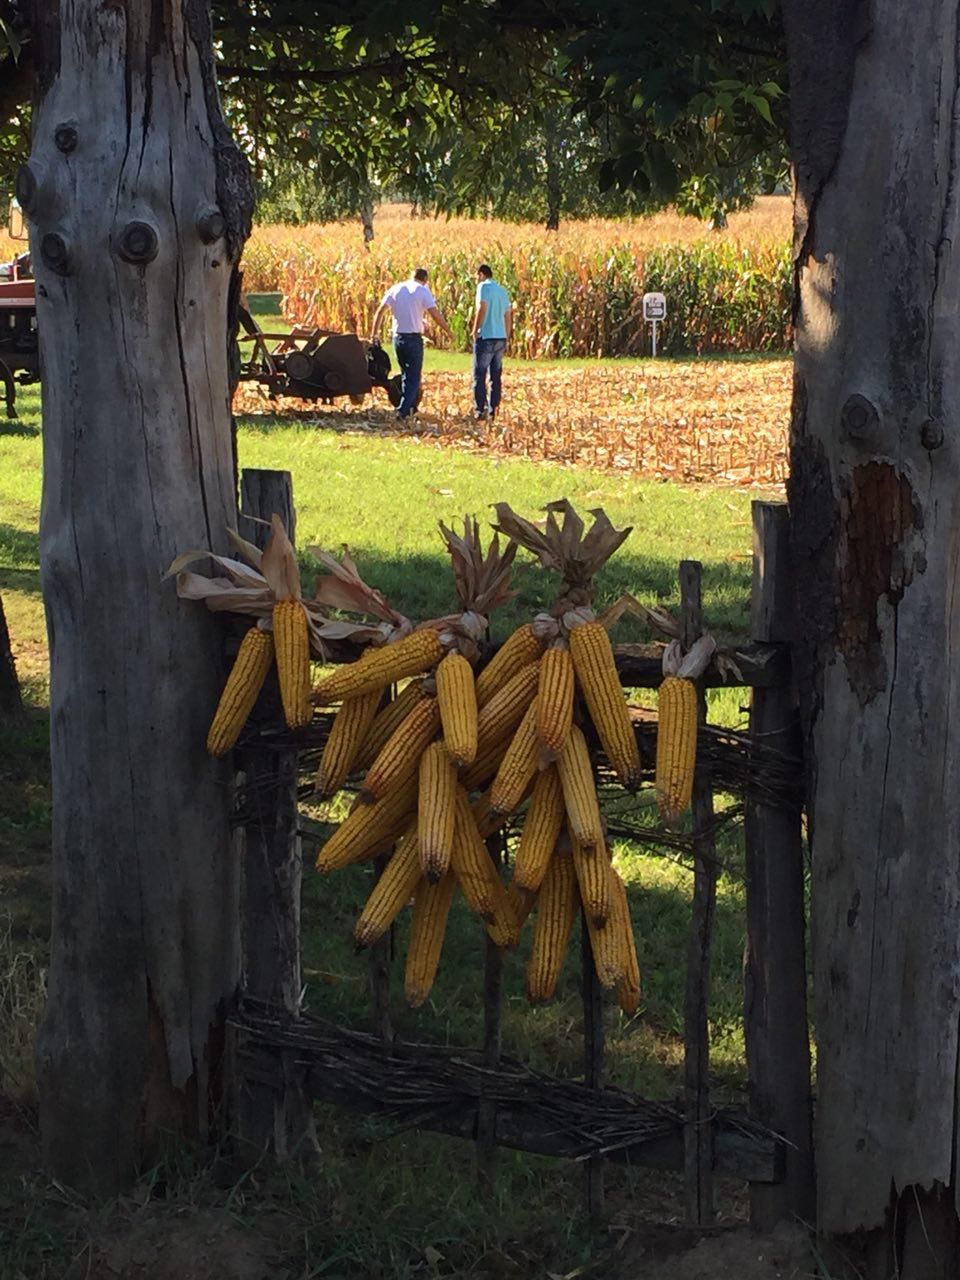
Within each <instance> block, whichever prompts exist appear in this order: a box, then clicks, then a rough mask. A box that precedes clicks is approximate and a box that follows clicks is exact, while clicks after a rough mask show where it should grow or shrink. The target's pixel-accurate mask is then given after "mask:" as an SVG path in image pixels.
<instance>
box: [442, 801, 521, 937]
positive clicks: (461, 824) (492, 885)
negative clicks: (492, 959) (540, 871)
mask: <svg viewBox="0 0 960 1280" xmlns="http://www.w3.org/2000/svg"><path fill="white" fill-rule="evenodd" d="M450 865H451V867H452V868H453V873H454V875H455V876H456V878H457V883H458V884H459V885H460V891H461V892H462V894H463V896H464V898H465V899H466V902H467V906H468V907H469V908H470V910H471V911H475V912H476V914H477V915H478V916H480V918H481V919H482V920H483V921H484V922H485V923H486V924H488V925H496V926H497V927H498V928H499V929H500V930H501V931H502V932H503V933H504V934H512V933H513V931H514V928H513V926H514V919H513V912H512V911H511V909H510V900H509V898H508V897H507V890H506V887H505V885H504V883H503V881H502V880H501V879H500V875H499V872H498V871H497V868H496V867H495V866H494V864H493V859H492V858H491V857H490V854H489V851H488V850H487V846H486V845H485V844H484V842H483V838H482V837H481V835H480V832H479V831H478V830H477V824H476V820H475V818H474V816H473V813H472V811H471V809H470V801H469V800H468V799H467V793H466V792H465V791H464V789H463V788H462V787H459V786H458V787H457V798H456V817H455V821H454V831H453V857H452V858H451V861H450Z"/></svg>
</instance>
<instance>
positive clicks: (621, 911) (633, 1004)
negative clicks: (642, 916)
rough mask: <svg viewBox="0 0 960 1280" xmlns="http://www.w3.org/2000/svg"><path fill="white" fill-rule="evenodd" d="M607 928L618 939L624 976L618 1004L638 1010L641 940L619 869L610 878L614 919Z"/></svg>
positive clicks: (630, 1012)
mask: <svg viewBox="0 0 960 1280" xmlns="http://www.w3.org/2000/svg"><path fill="white" fill-rule="evenodd" d="M607 931H608V932H609V933H611V934H612V935H613V936H614V937H615V938H616V940H617V946H618V947H619V948H620V961H621V967H622V969H623V976H622V977H621V979H620V981H619V982H618V983H617V1004H619V1006H620V1008H621V1009H622V1010H623V1012H624V1013H626V1014H628V1015H629V1014H634V1013H636V1012H637V1007H638V1006H639V1004H640V962H639V960H638V959H637V941H636V938H635V937H634V936H633V923H632V921H631V919H630V905H629V903H628V902H627V889H626V885H625V884H624V883H623V881H622V880H621V879H620V876H619V875H618V874H617V871H616V870H614V872H613V879H612V880H611V881H610V919H609V920H608V921H607Z"/></svg>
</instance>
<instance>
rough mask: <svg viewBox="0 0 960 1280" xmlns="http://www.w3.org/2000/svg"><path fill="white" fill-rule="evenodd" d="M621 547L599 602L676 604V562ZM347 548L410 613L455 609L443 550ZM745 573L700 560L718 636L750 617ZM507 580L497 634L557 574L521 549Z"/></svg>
mask: <svg viewBox="0 0 960 1280" xmlns="http://www.w3.org/2000/svg"><path fill="white" fill-rule="evenodd" d="M438 543H439V539H438ZM628 548H629V544H627V546H626V547H624V548H622V549H621V550H620V551H619V552H618V553H617V554H616V556H615V557H614V558H613V559H612V560H611V561H610V562H609V564H607V565H605V566H604V568H603V570H602V577H601V581H602V595H601V596H600V597H599V598H598V600H597V605H598V607H600V608H602V607H603V606H604V605H606V604H610V603H612V602H613V601H614V600H616V599H618V598H619V597H620V596H622V595H624V594H628V593H629V594H631V595H634V596H636V597H638V598H640V599H642V600H643V601H645V602H646V603H651V602H652V601H656V602H658V603H660V604H662V605H665V606H666V607H668V608H669V607H677V606H678V605H679V599H680V588H679V580H678V568H679V566H678V564H677V563H675V562H673V561H668V560H666V559H664V558H662V557H656V556H650V555H644V554H642V553H641V554H636V553H631V552H630V550H629V549H628ZM350 549H351V553H352V555H353V556H354V558H355V559H356V561H357V565H358V567H359V570H360V573H361V575H362V576H363V577H364V578H365V580H366V581H367V582H369V583H371V584H375V585H376V586H377V587H378V588H379V590H380V591H382V592H383V594H384V595H385V596H386V597H387V599H388V600H389V601H390V602H391V603H392V604H393V605H394V606H395V607H396V608H399V609H400V610H401V611H402V612H404V613H406V614H407V615H408V616H409V617H411V618H414V619H415V620H420V619H423V618H434V617H439V616H441V615H443V614H445V613H449V612H451V611H452V610H454V609H455V608H456V596H455V593H454V584H453V574H452V571H451V568H450V560H449V557H447V556H446V555H445V554H444V553H443V551H442V550H440V551H438V553H437V554H436V555H425V554H422V553H420V554H415V555H409V554H404V553H402V552H398V553H397V554H396V555H394V556H385V555H384V554H383V553H382V552H381V551H378V550H371V549H370V548H368V547H364V546H362V545H360V544H354V545H351V548H350ZM300 565H301V571H302V572H301V577H302V579H303V583H304V588H305V589H312V587H313V581H314V577H315V574H316V572H317V566H316V564H315V562H314V561H313V559H312V557H310V556H309V555H307V553H306V552H305V551H304V552H301V553H300ZM751 574H752V566H751V563H750V561H749V560H742V561H740V560H735V561H727V560H721V561H705V562H704V563H703V603H704V617H705V619H706V623H707V626H708V627H709V628H710V630H711V631H712V632H713V633H714V634H715V635H716V636H717V637H718V638H737V639H743V638H744V637H745V636H746V634H747V631H748V628H749V622H750V589H751ZM513 585H514V587H515V588H517V589H518V590H519V595H517V596H516V597H515V598H514V599H512V600H510V601H508V602H507V603H506V604H505V605H503V606H502V607H501V608H499V609H497V610H496V611H495V613H494V614H493V615H492V617H491V631H492V633H493V635H494V636H495V637H497V638H502V637H504V636H506V635H507V634H508V633H509V632H510V631H511V630H513V628H514V627H516V626H517V625H519V623H521V622H525V621H528V620H529V618H530V617H531V616H532V615H533V614H535V613H539V612H541V611H542V610H547V609H549V608H550V607H551V605H552V604H553V602H554V599H555V592H556V589H557V587H558V585H559V574H556V573H546V572H545V571H544V570H543V569H541V568H540V567H539V565H537V564H535V563H534V562H532V561H531V560H529V558H526V553H524V552H521V554H520V557H518V559H517V561H516V562H515V571H514V581H513ZM650 638H651V637H650V633H649V631H648V630H647V629H646V628H645V626H644V625H643V624H642V623H640V622H639V621H637V620H635V619H632V618H630V617H627V616H625V617H624V618H623V619H622V620H621V621H620V622H619V623H618V624H617V629H616V632H615V639H617V640H620V641H622V642H623V643H637V642H640V641H643V640H649V639H650ZM657 638H659V637H657Z"/></svg>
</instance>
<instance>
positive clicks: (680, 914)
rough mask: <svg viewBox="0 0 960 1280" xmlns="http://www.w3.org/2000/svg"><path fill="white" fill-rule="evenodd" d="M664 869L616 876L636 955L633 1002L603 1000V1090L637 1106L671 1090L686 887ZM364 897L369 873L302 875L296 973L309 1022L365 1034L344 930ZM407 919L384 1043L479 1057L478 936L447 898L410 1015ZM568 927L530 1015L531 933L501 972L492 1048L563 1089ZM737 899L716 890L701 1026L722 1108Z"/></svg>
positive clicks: (733, 1076) (366, 1021)
mask: <svg viewBox="0 0 960 1280" xmlns="http://www.w3.org/2000/svg"><path fill="white" fill-rule="evenodd" d="M666 861H667V860H665V859H662V858H659V857H656V856H650V855H641V856H639V857H638V858H636V859H631V858H629V857H628V858H627V859H626V860H624V859H622V858H619V857H618V865H620V866H621V867H622V869H623V870H624V873H625V875H626V876H627V890H628V898H629V902H630V913H631V919H632V921H633V925H634V932H635V936H636V938H637V943H638V953H639V959H640V967H641V973H642V974H643V1000H642V1004H641V1008H640V1011H639V1013H638V1014H637V1015H636V1016H635V1017H634V1018H626V1017H625V1016H624V1015H623V1014H622V1013H621V1012H620V1010H619V1009H618V1008H617V1007H616V1004H615V1003H614V1001H613V998H612V996H611V995H607V996H605V999H604V1008H605V1011H604V1023H605V1032H606V1041H607V1057H606V1065H605V1073H606V1079H607V1080H608V1082H609V1083H612V1084H616V1085H619V1086H620V1087H623V1088H627V1089H630V1090H632V1091H634V1092H637V1093H639V1094H641V1095H643V1096H647V1097H658V1098H669V1097H673V1096H675V1095H676V1094H677V1093H678V1092H679V1091H681V1090H682V1036H683V1022H682V1010H683V1003H684V990H685V981H686V951H687V940H688V932H689V928H690V892H691V887H692V880H691V878H690V877H689V876H688V875H687V874H686V873H685V872H683V871H682V870H679V869H677V868H676V867H674V866H670V865H663V864H664V863H666ZM372 885H373V871H372V868H370V867H352V868H348V869H346V870H343V871H340V872H337V873H335V874H333V875H327V876H321V875H319V874H317V873H315V872H313V871H312V870H311V869H310V868H309V866H308V867H307V869H306V870H305V879H304V903H303V921H302V923H303V963H304V976H305V981H306V983H307V992H308V1000H309V1004H310V1008H311V1010H312V1011H313V1012H314V1013H316V1014H318V1015H319V1016H321V1017H324V1018H328V1019H330V1020H331V1021H335V1022H342V1023H344V1024H346V1025H350V1026H353V1027H357V1028H365V1029H370V1030H373V1029H375V1028H374V1026H373V1006H372V998H371V990H370V966H369V960H368V958H367V956H366V955H365V954H363V953H361V954H360V955H357V954H356V953H355V949H354V946H353V940H352V935H351V930H352V928H353V924H354V922H355V920H356V919H357V917H358V916H359V914H360V912H361V909H362V906H363V903H364V902H365V900H366V898H367V895H368V894H369V892H370V889H371V887H372ZM409 919H410V913H409V911H404V912H403V914H402V915H401V917H400V919H399V921H398V924H397V926H396V929H395V936H394V946H395V955H394V959H393V963H392V966H391V1012H392V1016H393V1020H394V1029H395V1032H396V1034H397V1035H398V1036H399V1037H400V1038H401V1039H404V1040H407V1041H414V1042H417V1041H420V1042H426V1043H431V1044H441V1045H448V1046H458V1047H461V1048H465V1049H479V1048H480V1047H481V1044H482V1037H483V974H484V951H485V943H484V936H485V935H484V933H483V930H482V928H481V926H480V925H479V923H478V922H477V920H476V919H475V918H474V917H473V916H471V914H470V913H469V911H468V910H467V908H466V907H465V905H464V903H463V901H462V899H460V897H459V895H458V897H457V900H456V901H455V903H454V908H453V910H452V912H451V915H450V918H449V922H448V926H447V932H446V935H445V939H444V946H443V955H442V958H441V962H440V968H439V972H438V975H437V979H436V982H435V985H434V988H433V991H432V992H431V995H430V997H429V999H428V1000H427V1002H426V1004H425V1005H424V1006H423V1007H422V1008H420V1009H419V1010H416V1011H414V1010H410V1009H409V1008H408V1007H407V1005H406V1003H405V1001H404V995H403V969H404V957H405V955H406V947H407V937H408V931H409ZM579 931H580V926H579V924H576V925H575V926H574V931H573V934H572V936H571V939H570V944H569V947H568V951H567V957H566V961H565V964H564V969H563V973H562V975H561V978H560V982H559V984H558V988H557V993H556V996H555V998H554V1000H552V1001H551V1002H550V1003H549V1004H546V1005H541V1006H531V1005H529V1004H528V1003H527V1000H526V995H525V985H524V984H525V973H526V964H527V959H528V956H529V952H530V946H531V942H532V937H533V928H532V921H531V922H528V924H527V925H526V927H525V928H524V932H523V937H522V939H521V943H520V947H519V948H518V950H517V951H516V952H511V953H507V954H506V956H505V959H504V966H503V993H504V1005H503V1048H504V1052H505V1053H507V1054H509V1055H511V1056H513V1057H516V1058H519V1059H520V1060H522V1061H523V1062H525V1063H527V1064H528V1065H529V1066H531V1067H533V1068H535V1069H536V1070H539V1071H543V1072H546V1073H548V1074H551V1075H557V1076H563V1077H578V1076H581V1075H582V1073H583V1007H582V1001H581V995H580V992H581V943H580V936H579ZM743 936H744V918H743V898H742V894H741V893H740V892H739V889H738V887H737V886H736V885H734V884H731V883H729V882H723V884H722V891H721V892H720V893H719V894H718V901H717V912H716V921H715V932H714V949H713V966H712V996H711V1023H712V1025H713V1027H714V1031H715V1035H716V1038H717V1043H718V1046H720V1045H724V1046H726V1048H724V1049H723V1050H722V1051H721V1052H719V1053H718V1054H717V1055H716V1057H715V1060H714V1072H715V1075H716V1079H717V1083H718V1085H719V1086H720V1088H721V1089H722V1091H723V1093H724V1094H725V1095H726V1096H727V1097H736V1096H737V1095H738V1094H739V1092H740V1090H741V1088H742V1085H743V1065H742V1043H741V1037H742V1012H743V987H742V955H743Z"/></svg>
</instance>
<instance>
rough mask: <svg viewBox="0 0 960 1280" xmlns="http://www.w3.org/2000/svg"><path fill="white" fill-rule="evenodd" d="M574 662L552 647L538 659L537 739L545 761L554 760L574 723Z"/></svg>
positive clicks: (562, 650)
mask: <svg viewBox="0 0 960 1280" xmlns="http://www.w3.org/2000/svg"><path fill="white" fill-rule="evenodd" d="M573 684H574V681H573V658H572V657H571V656H570V650H569V649H568V648H567V646H566V645H562V646H561V645H554V646H553V647H552V648H550V649H548V650H547V652H546V653H545V654H544V655H543V657H542V658H541V659H540V679H539V681H538V684H537V738H538V740H539V742H540V748H541V751H542V752H543V755H544V758H545V759H547V760H555V759H556V758H557V756H558V755H559V754H560V752H561V751H562V750H563V746H564V743H565V742H566V741H567V735H568V734H569V732H570V726H571V724H572V723H573Z"/></svg>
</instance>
